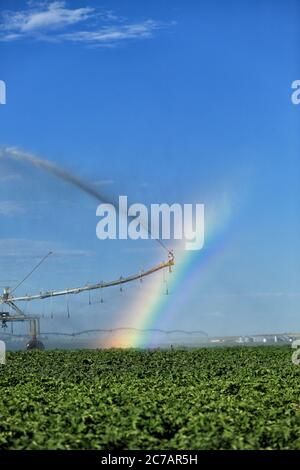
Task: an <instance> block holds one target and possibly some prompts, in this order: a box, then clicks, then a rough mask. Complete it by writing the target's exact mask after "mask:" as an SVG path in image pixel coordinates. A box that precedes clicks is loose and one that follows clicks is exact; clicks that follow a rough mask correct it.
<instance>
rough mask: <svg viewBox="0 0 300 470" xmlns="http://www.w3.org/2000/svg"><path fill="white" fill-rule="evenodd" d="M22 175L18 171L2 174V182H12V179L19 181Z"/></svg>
mask: <svg viewBox="0 0 300 470" xmlns="http://www.w3.org/2000/svg"><path fill="white" fill-rule="evenodd" d="M20 179H21V175H19V174H17V173H10V174H7V175H3V176H0V183H10V182H11V181H19V180H20Z"/></svg>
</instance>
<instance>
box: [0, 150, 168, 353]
mask: <svg viewBox="0 0 300 470" xmlns="http://www.w3.org/2000/svg"><path fill="white" fill-rule="evenodd" d="M1 156H2V157H8V158H13V159H15V160H19V161H23V162H25V163H29V164H31V165H33V166H35V167H37V168H40V169H42V170H45V171H47V172H48V173H51V174H52V175H54V176H56V177H58V178H60V179H63V180H65V181H66V182H68V183H70V184H72V185H74V186H76V187H77V188H79V189H81V190H82V191H84V192H85V193H87V194H89V195H90V196H92V197H94V198H95V199H97V200H98V201H103V200H105V199H106V198H104V197H103V196H102V194H99V193H98V192H97V191H96V190H95V188H94V187H92V186H90V185H89V184H88V183H87V182H85V181H83V180H81V179H79V178H78V177H77V176H74V175H72V174H71V173H69V172H66V171H65V170H63V169H61V168H60V167H58V166H56V165H54V164H53V163H51V162H48V161H46V160H42V159H40V158H37V157H35V156H33V155H31V154H28V153H25V152H22V151H20V150H17V149H14V148H13V149H9V148H6V149H4V150H2V151H0V157H1ZM106 202H108V201H107V200H106ZM113 205H115V204H113ZM150 236H151V233H150ZM151 238H152V237H151ZM154 240H155V241H156V242H157V243H159V245H160V246H161V248H163V249H164V250H165V251H166V252H167V255H168V259H167V260H166V261H163V262H162V263H160V264H157V265H155V266H153V267H151V268H149V269H148V270H145V271H139V272H138V273H137V274H133V275H131V276H126V277H123V276H122V277H119V278H118V279H116V280H113V281H108V282H103V281H101V282H98V283H94V284H88V285H85V286H79V287H73V288H67V289H64V290H56V291H44V292H40V293H38V294H34V295H25V296H16V295H15V291H16V290H17V289H18V288H19V287H20V286H21V285H22V284H23V283H24V282H25V281H26V280H27V279H28V278H29V277H30V276H31V275H32V274H33V272H34V271H35V270H36V269H37V268H38V267H39V266H40V265H41V264H42V263H43V262H44V261H45V260H46V259H47V258H48V257H49V256H50V255H51V254H52V252H49V253H48V254H47V255H46V256H44V257H43V258H42V259H41V260H40V261H39V262H38V264H37V265H36V266H35V267H34V268H33V269H32V270H31V271H30V272H29V273H28V274H27V275H26V276H25V277H24V279H22V281H21V282H19V283H18V284H17V286H16V287H14V288H13V289H11V288H10V287H5V288H4V290H3V294H2V295H0V304H2V305H5V306H7V307H8V309H12V310H13V312H14V313H13V314H11V313H10V312H9V311H3V310H2V312H0V323H1V326H2V328H6V327H7V323H9V322H11V323H13V322H24V321H25V322H28V323H29V336H31V339H30V341H29V342H28V343H27V345H26V347H27V349H44V345H43V343H42V342H41V341H40V340H39V335H40V317H39V316H38V315H27V314H26V313H25V312H24V311H23V310H22V309H21V308H20V307H18V305H17V303H18V302H27V301H28V302H29V301H33V300H44V299H48V298H51V299H52V298H54V297H60V296H69V295H75V294H80V293H82V292H91V291H93V290H97V289H105V288H108V287H114V286H120V289H121V288H122V285H123V284H127V283H129V282H134V281H142V279H143V278H145V277H147V276H150V275H152V274H154V273H156V272H158V271H161V270H165V269H168V270H169V272H171V271H172V266H173V265H174V264H175V259H174V254H173V251H172V250H169V249H168V248H167V247H166V245H165V244H164V243H163V242H162V241H161V240H160V239H158V238H154Z"/></svg>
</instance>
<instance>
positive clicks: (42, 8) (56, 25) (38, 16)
mask: <svg viewBox="0 0 300 470" xmlns="http://www.w3.org/2000/svg"><path fill="white" fill-rule="evenodd" d="M93 12H94V8H89V7H85V8H77V9H71V8H67V7H66V2H62V1H54V2H52V3H48V4H40V5H38V4H37V6H33V7H31V8H28V9H27V10H23V11H16V12H11V11H9V12H5V13H4V14H3V19H4V21H3V23H2V24H1V29H3V30H4V31H9V34H12V35H14V34H17V35H20V34H21V35H22V34H27V33H34V32H36V31H45V30H55V29H60V28H64V27H65V26H69V25H74V24H76V23H79V22H81V21H86V20H87V19H88V18H90V17H91V15H92V13H93Z"/></svg>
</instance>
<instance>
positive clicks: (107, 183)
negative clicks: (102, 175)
mask: <svg viewBox="0 0 300 470" xmlns="http://www.w3.org/2000/svg"><path fill="white" fill-rule="evenodd" d="M114 182H115V181H114V180H97V181H94V185H95V186H110V185H112V184H114Z"/></svg>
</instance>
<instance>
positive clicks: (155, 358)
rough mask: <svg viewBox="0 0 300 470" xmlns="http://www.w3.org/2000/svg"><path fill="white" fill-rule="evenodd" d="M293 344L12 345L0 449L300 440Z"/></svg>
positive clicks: (299, 386) (286, 444) (258, 445)
mask: <svg viewBox="0 0 300 470" xmlns="http://www.w3.org/2000/svg"><path fill="white" fill-rule="evenodd" d="M299 379H300V367H297V366H295V365H293V364H292V361H291V350H290V348H287V347H252V348H250V347H249V348H238V347H237V348H227V349H193V350H170V351H163V350H158V351H136V350H126V351H122V350H104V351H31V352H14V353H8V360H7V365H6V366H2V367H1V368H0V396H1V399H0V448H1V449H109V450H114V449H147V450H149V449H178V450H180V449H300V380H299Z"/></svg>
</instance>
